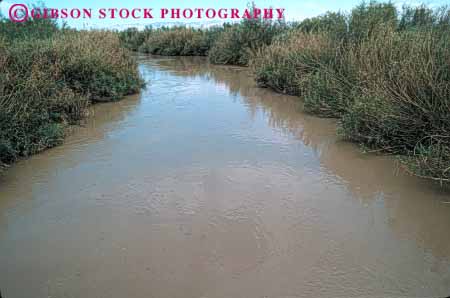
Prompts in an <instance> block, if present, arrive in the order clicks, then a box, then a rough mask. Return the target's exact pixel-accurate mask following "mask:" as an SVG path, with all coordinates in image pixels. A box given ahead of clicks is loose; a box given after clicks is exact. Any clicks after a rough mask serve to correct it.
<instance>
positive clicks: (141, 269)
mask: <svg viewBox="0 0 450 298" xmlns="http://www.w3.org/2000/svg"><path fill="white" fill-rule="evenodd" d="M139 62H140V70H141V72H142V75H143V77H144V78H145V80H146V81H148V86H147V89H146V90H143V91H142V93H141V94H140V95H137V96H132V97H128V98H126V99H124V100H123V101H120V102H117V103H107V104H100V105H97V106H94V107H92V113H91V116H90V117H89V118H88V119H87V120H86V122H85V123H83V125H82V126H80V127H76V128H75V129H74V131H73V133H72V134H71V136H69V137H68V139H67V141H66V142H65V144H64V145H62V146H60V147H57V148H54V149H51V150H48V151H46V152H44V153H42V154H39V155H36V156H33V157H31V158H30V159H28V160H23V161H20V162H19V163H17V164H15V165H14V166H13V167H12V168H11V169H9V170H8V171H7V172H6V173H5V174H4V175H3V176H2V177H1V180H0V290H1V292H2V295H3V296H4V298H15V297H20V298H21V297H33V298H40V297H57V298H59V297H74V298H75V297H76V298H79V297H86V298H87V297H95V298H102V297H105V298H106V297H108V298H116V297H117V298H123V297H133V298H141V297H142V298H151V297H155V298H165V297H167V298H176V297H180V298H181V297H182V298H202V297H204V298H215V297H221V298H239V297H242V298H252V297H255V298H256V297H258V298H262V297H271V298H272V297H273V298H281V297H308V298H309V297H314V298H316V297H326V298H328V297H333V298H336V297H444V296H448V295H450V204H448V202H449V201H450V196H449V193H448V192H446V191H444V190H443V189H441V188H439V187H438V186H436V185H435V184H431V183H429V182H427V181H424V180H420V179H417V178H414V177H410V176H408V175H406V174H404V173H403V172H401V171H397V170H396V166H395V162H394V160H393V159H392V158H391V157H388V156H377V155H371V154H362V153H361V152H360V150H359V149H358V148H357V146H355V145H353V144H349V143H345V142H342V141H340V140H339V139H338V138H337V137H336V133H335V130H336V122H335V121H333V120H327V119H319V118H315V117H311V116H308V115H305V114H303V113H302V112H301V103H300V101H299V100H298V99H296V98H293V97H289V96H284V95H280V94H276V93H273V92H271V91H270V90H267V89H260V88H257V87H256V86H255V84H254V82H253V80H252V78H251V76H250V74H249V72H248V70H247V69H244V68H237V67H223V66H211V65H208V64H207V63H206V60H204V59H201V58H158V59H156V58H150V57H140V58H139Z"/></svg>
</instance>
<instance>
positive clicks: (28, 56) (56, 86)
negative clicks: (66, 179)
mask: <svg viewBox="0 0 450 298" xmlns="http://www.w3.org/2000/svg"><path fill="white" fill-rule="evenodd" d="M34 22H36V24H34ZM39 22H40V21H30V23H33V24H31V25H28V26H31V27H32V26H35V27H39ZM4 24H7V26H12V24H10V23H5V22H3V23H2V24H0V27H2V26H4ZM18 25H20V24H18ZM20 26H21V25H20ZM8 30H9V29H8ZM0 31H1V32H4V31H2V30H0ZM32 32H33V31H32ZM0 69H1V70H2V71H1V72H0V164H2V165H4V164H9V163H11V162H14V161H15V160H17V159H18V158H21V157H27V156H29V155H31V154H34V153H37V152H40V151H42V150H44V149H46V148H50V147H53V146H56V145H58V144H60V143H61V142H62V141H63V138H64V135H65V128H66V127H67V125H68V124H71V123H74V122H75V121H77V120H79V119H81V118H82V117H83V116H84V115H85V114H86V108H87V107H88V105H89V104H90V103H91V102H95V101H101V100H115V99H118V98H120V97H121V96H123V95H126V94H130V93H134V92H136V91H138V90H139V88H140V87H141V84H142V82H141V80H140V78H139V75H138V71H137V67H136V63H135V61H134V60H133V59H132V57H131V56H130V55H129V53H128V51H127V50H125V49H124V48H122V47H121V46H120V41H119V38H118V36H117V35H116V34H113V33H107V32H100V31H99V32H75V31H69V30H68V31H66V32H62V31H59V32H56V33H53V34H49V37H44V38H42V37H41V35H40V33H39V34H37V35H35V34H31V35H30V36H29V37H25V38H23V39H19V38H14V36H12V37H11V36H10V35H3V36H0Z"/></svg>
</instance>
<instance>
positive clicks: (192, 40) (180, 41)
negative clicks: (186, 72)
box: [139, 27, 221, 56]
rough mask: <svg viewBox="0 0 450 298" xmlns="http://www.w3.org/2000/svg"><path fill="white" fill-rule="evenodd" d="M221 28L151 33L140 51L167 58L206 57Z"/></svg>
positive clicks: (164, 29) (179, 29) (156, 31)
mask: <svg viewBox="0 0 450 298" xmlns="http://www.w3.org/2000/svg"><path fill="white" fill-rule="evenodd" d="M220 31H221V28H213V29H208V30H199V29H193V28H186V27H173V28H162V29H156V30H153V31H151V32H150V33H149V34H148V36H147V37H146V39H145V41H144V42H143V43H142V45H141V46H140V47H139V51H140V52H143V53H150V54H155V55H165V56H206V55H207V54H208V51H209V50H210V48H211V46H212V44H213V43H214V42H215V39H216V38H217V36H218V34H220Z"/></svg>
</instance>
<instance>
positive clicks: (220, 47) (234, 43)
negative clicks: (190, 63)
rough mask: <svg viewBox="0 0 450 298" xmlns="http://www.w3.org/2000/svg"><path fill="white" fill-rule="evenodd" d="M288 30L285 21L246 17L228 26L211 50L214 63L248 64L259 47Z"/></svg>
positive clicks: (211, 58)
mask: <svg viewBox="0 0 450 298" xmlns="http://www.w3.org/2000/svg"><path fill="white" fill-rule="evenodd" d="M285 30H286V25H285V24H284V23H283V22H276V23H274V22H271V21H267V20H263V19H246V20H244V21H242V22H241V23H240V24H235V25H232V26H228V27H227V28H226V29H225V31H224V33H222V34H221V35H220V36H219V38H218V39H217V41H216V43H215V44H214V46H213V47H212V48H211V51H210V52H209V61H210V62H212V63H214V64H234V65H247V64H248V62H249V59H250V57H251V56H253V55H254V54H256V52H257V51H258V49H259V48H261V47H262V46H264V45H269V44H271V43H272V40H273V39H274V38H275V37H276V36H277V35H279V34H280V33H282V32H284V31H285Z"/></svg>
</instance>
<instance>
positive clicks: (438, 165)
mask: <svg viewBox="0 0 450 298" xmlns="http://www.w3.org/2000/svg"><path fill="white" fill-rule="evenodd" d="M120 39H121V40H122V42H123V43H124V44H125V45H126V46H127V47H129V48H130V49H132V50H135V51H140V52H144V53H151V54H159V55H201V56H208V57H209V60H210V62H212V63H216V64H235V65H244V66H250V67H251V69H252V70H253V72H254V74H255V79H256V81H257V82H258V84H259V85H260V86H263V87H269V88H272V89H273V90H275V91H277V92H282V93H287V94H291V95H297V96H299V97H300V98H301V99H302V100H303V102H304V106H305V110H306V111H307V112H310V113H314V114H317V115H319V116H323V117H337V118H339V119H340V122H339V129H338V132H339V134H340V135H341V136H342V137H343V138H345V139H348V140H352V141H355V142H357V143H359V144H361V145H363V148H365V149H367V150H368V151H376V152H384V153H389V154H394V155H397V156H398V157H399V160H400V161H401V164H402V165H404V168H405V169H406V170H407V171H408V172H410V173H412V174H415V175H417V176H420V177H424V178H429V179H433V180H437V181H440V182H449V181H450V10H449V9H448V8H446V7H443V8H430V7H427V6H425V5H422V6H417V7H404V8H402V9H397V8H396V6H395V5H394V4H392V3H380V2H369V3H363V4H361V5H359V6H357V7H355V8H354V9H353V10H352V11H351V12H348V13H343V12H328V13H326V14H324V15H321V16H318V17H315V18H310V19H306V20H304V21H302V22H299V23H289V24H287V23H285V22H271V21H267V20H262V19H256V20H245V21H242V22H241V23H239V24H227V25H224V26H223V27H218V28H211V29H207V30H200V29H192V28H184V27H174V28H162V29H151V28H148V29H146V30H143V31H138V30H136V29H129V30H126V31H123V32H120ZM368 170H370V169H368Z"/></svg>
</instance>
